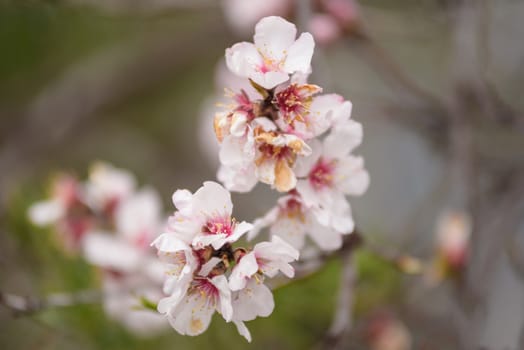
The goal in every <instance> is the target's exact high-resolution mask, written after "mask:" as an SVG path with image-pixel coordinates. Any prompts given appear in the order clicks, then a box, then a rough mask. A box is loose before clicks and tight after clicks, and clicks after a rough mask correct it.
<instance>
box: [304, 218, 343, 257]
mask: <svg viewBox="0 0 524 350" xmlns="http://www.w3.org/2000/svg"><path fill="white" fill-rule="evenodd" d="M308 232H309V236H310V237H311V239H312V240H313V241H314V242H315V243H316V244H317V245H318V246H319V247H320V249H322V250H335V249H339V248H340V247H341V246H342V235H341V234H340V233H339V232H337V231H335V230H333V229H332V228H329V227H326V226H323V225H320V224H319V223H318V222H316V221H315V220H313V223H312V225H311V226H310V229H309V230H308Z"/></svg>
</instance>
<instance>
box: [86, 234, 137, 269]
mask: <svg viewBox="0 0 524 350" xmlns="http://www.w3.org/2000/svg"><path fill="white" fill-rule="evenodd" d="M83 250H84V256H85V258H86V260H87V261H89V263H91V264H93V265H97V266H100V267H105V268H109V269H114V270H117V271H123V272H131V271H135V270H137V269H138V268H139V267H140V265H141V263H142V258H143V255H142V251H141V250H140V249H137V248H136V247H135V246H133V245H131V244H129V243H127V242H126V241H124V240H121V239H118V238H117V237H115V236H114V235H111V234H110V233H98V232H96V233H89V234H87V235H86V236H85V237H84V241H83Z"/></svg>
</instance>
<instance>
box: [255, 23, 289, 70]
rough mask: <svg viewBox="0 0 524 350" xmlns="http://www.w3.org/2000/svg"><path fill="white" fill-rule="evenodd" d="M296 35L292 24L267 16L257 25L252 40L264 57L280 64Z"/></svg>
mask: <svg viewBox="0 0 524 350" xmlns="http://www.w3.org/2000/svg"><path fill="white" fill-rule="evenodd" d="M296 35H297V28H296V27H295V25H294V24H293V23H290V22H288V21H286V20H285V19H283V18H282V17H277V16H269V17H265V18H262V19H261V20H260V21H259V22H258V23H257V25H256V26H255V36H254V37H253V39H254V42H255V46H256V48H257V49H258V50H259V51H260V52H261V53H262V55H264V57H266V58H270V59H272V60H275V61H277V62H280V61H281V60H282V59H283V58H284V57H285V55H286V50H287V49H288V48H289V47H290V46H291V45H292V44H293V42H294V41H295V37H296Z"/></svg>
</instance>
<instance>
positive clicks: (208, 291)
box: [188, 277, 219, 306]
mask: <svg viewBox="0 0 524 350" xmlns="http://www.w3.org/2000/svg"><path fill="white" fill-rule="evenodd" d="M196 293H198V294H200V296H201V297H203V298H205V299H206V300H207V303H208V305H210V306H215V305H216V304H217V301H218V295H219V292H218V288H217V287H215V285H214V284H213V283H211V281H210V280H209V279H207V278H198V277H195V279H193V281H192V282H191V286H190V287H189V291H188V294H196Z"/></svg>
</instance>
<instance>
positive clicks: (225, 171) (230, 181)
mask: <svg viewBox="0 0 524 350" xmlns="http://www.w3.org/2000/svg"><path fill="white" fill-rule="evenodd" d="M255 169H256V168H255V165H254V164H253V163H249V164H240V165H234V166H225V165H223V164H222V165H221V166H220V168H219V169H218V173H217V178H218V180H219V181H220V182H222V183H223V184H224V186H225V187H226V188H227V189H228V190H230V191H235V192H250V191H251V190H252V189H253V187H255V185H256V184H257V182H258V179H257V177H256V175H255Z"/></svg>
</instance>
